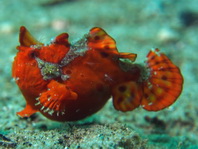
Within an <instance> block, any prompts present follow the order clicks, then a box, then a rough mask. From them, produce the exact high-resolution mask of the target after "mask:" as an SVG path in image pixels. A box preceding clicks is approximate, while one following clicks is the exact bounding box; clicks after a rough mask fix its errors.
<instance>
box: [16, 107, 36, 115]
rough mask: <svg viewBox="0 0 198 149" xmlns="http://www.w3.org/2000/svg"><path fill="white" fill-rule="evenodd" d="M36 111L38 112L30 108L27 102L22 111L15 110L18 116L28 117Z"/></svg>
mask: <svg viewBox="0 0 198 149" xmlns="http://www.w3.org/2000/svg"><path fill="white" fill-rule="evenodd" d="M36 112H38V110H37V109H34V108H32V106H30V105H29V104H27V105H26V107H25V108H24V109H23V110H22V111H20V112H17V115H19V116H20V117H30V116H31V115H32V114H34V113H36Z"/></svg>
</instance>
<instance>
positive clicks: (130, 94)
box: [112, 81, 142, 112]
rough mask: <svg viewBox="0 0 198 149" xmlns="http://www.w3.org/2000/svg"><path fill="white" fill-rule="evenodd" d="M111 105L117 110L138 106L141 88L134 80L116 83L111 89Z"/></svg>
mask: <svg viewBox="0 0 198 149" xmlns="http://www.w3.org/2000/svg"><path fill="white" fill-rule="evenodd" d="M112 95H113V105H114V107H115V109H117V110H119V111H123V112H126V111H132V110H134V109H135V108H137V107H139V105H140V102H141V98H142V89H141V87H140V85H139V84H138V83H136V82H133V81H130V82H125V83H121V84H118V85H117V86H115V87H114V88H113V89H112Z"/></svg>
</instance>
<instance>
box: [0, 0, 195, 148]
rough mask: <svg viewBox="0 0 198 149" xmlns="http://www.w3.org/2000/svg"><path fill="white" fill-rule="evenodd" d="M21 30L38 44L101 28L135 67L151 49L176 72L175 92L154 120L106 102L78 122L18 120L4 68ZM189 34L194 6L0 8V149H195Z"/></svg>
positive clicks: (61, 0) (78, 3)
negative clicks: (179, 77) (179, 80)
mask: <svg viewBox="0 0 198 149" xmlns="http://www.w3.org/2000/svg"><path fill="white" fill-rule="evenodd" d="M22 25H24V26H26V27H27V28H28V29H29V30H30V31H31V33H32V34H33V35H34V36H36V37H37V38H38V39H39V40H40V41H42V42H45V43H47V42H48V41H50V40H51V39H52V38H53V37H55V36H56V35H58V34H60V33H62V32H68V33H69V35H70V41H75V40H77V39H79V38H80V37H82V36H83V34H85V33H87V32H88V31H89V29H90V28H92V27H95V26H98V27H102V28H104V29H105V30H106V31H107V32H108V33H109V34H110V35H111V36H112V37H114V39H115V40H116V41H117V47H118V49H119V51H122V52H123V51H125V52H132V53H137V54H138V58H137V61H136V62H137V63H143V61H144V60H145V57H146V54H147V53H148V51H149V50H150V49H151V48H156V47H157V48H159V49H161V51H163V52H164V53H166V54H167V55H168V56H169V58H170V59H171V60H172V61H173V62H174V63H175V64H176V65H177V66H179V67H180V69H181V72H182V74H183V76H184V86H183V92H182V94H181V95H180V97H179V98H178V100H177V101H176V102H175V103H174V104H173V105H172V106H170V107H169V108H167V109H164V110H162V111H160V112H148V111H145V110H143V109H141V108H138V109H136V110H134V111H132V112H127V113H122V112H118V111H116V110H115V109H114V107H113V104H112V100H111V99H110V100H109V101H108V102H107V104H106V105H105V107H104V108H103V109H101V110H100V111H99V112H98V113H96V114H95V115H93V116H91V117H89V118H87V119H84V120H82V121H78V122H72V123H71V122H65V123H59V122H54V121H51V120H48V119H46V118H45V117H43V116H42V115H41V114H40V113H37V114H35V115H34V116H32V117H31V118H28V119H21V118H19V117H18V116H17V115H16V112H18V111H20V110H22V109H23V108H24V106H25V100H24V98H23V96H22V94H21V93H20V91H19V89H18V87H17V85H16V84H15V82H14V80H13V79H12V77H11V69H12V68H11V67H12V61H13V58H14V56H15V55H16V52H17V50H16V48H15V47H16V46H17V45H19V42H18V34H19V27H20V26H22ZM197 33H198V10H197V0H190V1H187V0H174V1H173V0H152V1H148V0H34V1H33V0H1V1H0V75H1V79H0V148H17V149H21V148H22V149H23V148H26V149H50V148H51V149H52V148H53V149H56V148H57V149H64V148H65V149H133V148H134V149H158V148H160V149H197V148H198V118H197V117H198V102H197V100H198V99H197V98H198V75H197V73H198V67H197V63H198V56H197V55H198V49H197V48H198V36H197ZM85 85H86V84H85Z"/></svg>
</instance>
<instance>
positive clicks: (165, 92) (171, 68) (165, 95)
mask: <svg viewBox="0 0 198 149" xmlns="http://www.w3.org/2000/svg"><path fill="white" fill-rule="evenodd" d="M147 58H148V59H147V61H146V63H147V67H148V70H149V78H148V79H147V80H146V81H145V82H144V84H143V98H142V101H141V105H142V106H143V108H144V109H146V110H148V111H158V110H161V109H164V108H166V107H168V106H170V105H171V104H173V103H174V102H175V101H176V99H177V98H178V96H179V95H180V93H181V91H182V84H183V77H182V75H181V73H180V70H179V68H178V67H177V66H175V65H174V64H173V63H172V62H171V60H170V59H169V58H168V57H167V56H166V55H164V54H162V53H159V50H158V49H155V51H150V52H149V54H148V55H147Z"/></svg>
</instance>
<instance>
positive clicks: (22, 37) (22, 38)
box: [19, 26, 44, 47]
mask: <svg viewBox="0 0 198 149" xmlns="http://www.w3.org/2000/svg"><path fill="white" fill-rule="evenodd" d="M19 42H20V45H21V46H25V47H29V46H32V45H40V46H42V45H44V44H43V43H41V42H39V41H38V40H36V39H35V38H34V37H33V36H32V35H31V34H30V32H29V31H28V30H27V29H26V28H25V27H24V26H21V28H20V33H19Z"/></svg>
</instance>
